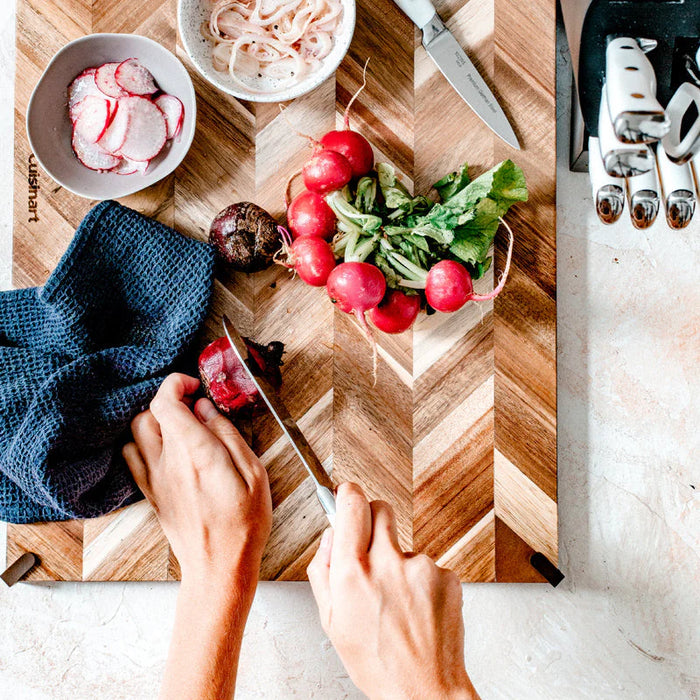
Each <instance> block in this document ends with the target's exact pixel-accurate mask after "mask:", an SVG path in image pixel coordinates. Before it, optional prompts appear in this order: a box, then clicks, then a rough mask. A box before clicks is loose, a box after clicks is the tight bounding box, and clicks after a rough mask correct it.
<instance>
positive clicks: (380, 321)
mask: <svg viewBox="0 0 700 700" xmlns="http://www.w3.org/2000/svg"><path fill="white" fill-rule="evenodd" d="M419 311H420V297H419V296H418V295H417V294H411V295H409V294H404V293H403V292H399V291H398V290H395V289H392V290H391V291H389V293H388V294H387V295H386V296H385V297H384V298H383V299H382V300H381V302H380V303H379V305H378V306H375V307H374V308H373V309H370V311H369V320H370V321H371V322H372V324H373V325H374V326H375V327H376V328H378V329H379V330H380V331H383V332H384V333H403V332H404V331H407V330H408V329H409V328H410V327H411V326H412V325H413V323H414V321H415V320H416V317H417V316H418V312H419Z"/></svg>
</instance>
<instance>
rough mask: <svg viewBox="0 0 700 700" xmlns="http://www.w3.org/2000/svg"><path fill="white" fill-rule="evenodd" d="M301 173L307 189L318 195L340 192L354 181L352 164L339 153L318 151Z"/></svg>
mask: <svg viewBox="0 0 700 700" xmlns="http://www.w3.org/2000/svg"><path fill="white" fill-rule="evenodd" d="M301 173H302V176H303V178H304V184H305V185H306V189H308V190H311V191H312V192H316V193H318V194H327V193H328V192H333V191H334V190H340V189H342V188H343V187H345V185H347V184H348V182H350V180H352V166H351V165H350V162H349V161H348V159H347V158H346V157H345V156H344V155H341V154H340V153H338V152H337V151H328V150H322V151H318V152H317V153H315V154H314V155H313V156H312V157H311V159H310V160H309V161H308V162H307V163H306V165H305V166H304V167H303V168H302V171H301Z"/></svg>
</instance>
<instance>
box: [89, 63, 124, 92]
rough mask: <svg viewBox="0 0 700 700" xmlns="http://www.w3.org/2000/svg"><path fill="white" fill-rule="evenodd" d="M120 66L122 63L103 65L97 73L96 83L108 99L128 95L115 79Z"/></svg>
mask: <svg viewBox="0 0 700 700" xmlns="http://www.w3.org/2000/svg"><path fill="white" fill-rule="evenodd" d="M120 65H121V64H120V63H103V64H102V65H101V66H100V67H99V68H98V69H97V72H96V73H95V83H96V85H97V87H98V88H99V89H100V90H101V91H102V92H103V93H104V94H105V95H107V97H122V96H123V95H125V94H126V92H125V91H124V90H123V89H122V88H121V87H119V85H118V84H117V81H116V80H115V79H114V74H115V73H116V71H117V68H119V66H120Z"/></svg>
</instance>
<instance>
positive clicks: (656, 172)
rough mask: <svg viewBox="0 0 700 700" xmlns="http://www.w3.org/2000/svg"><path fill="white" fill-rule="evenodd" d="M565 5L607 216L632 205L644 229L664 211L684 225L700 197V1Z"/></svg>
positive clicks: (599, 201)
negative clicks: (578, 38) (577, 41)
mask: <svg viewBox="0 0 700 700" xmlns="http://www.w3.org/2000/svg"><path fill="white" fill-rule="evenodd" d="M573 4H576V7H575V8H574V7H572V5H573ZM563 9H564V17H565V21H566V20H567V16H568V18H569V20H568V22H569V26H567V32H568V34H569V40H570V44H571V48H572V57H573V58H574V63H575V68H576V70H575V75H576V79H577V88H578V94H577V96H578V102H579V105H580V111H581V115H582V118H583V123H584V125H585V131H586V132H587V134H588V137H589V138H588V139H587V146H588V168H589V173H590V177H591V185H592V189H593V199H594V202H595V206H596V211H597V213H598V216H599V218H600V220H601V221H602V222H603V223H606V224H612V223H615V222H616V221H618V220H619V219H620V217H621V216H622V215H623V213H624V211H625V208H627V209H628V211H629V216H630V218H631V220H632V223H633V224H634V226H636V227H637V228H647V227H649V226H651V225H652V224H653V223H654V221H655V220H656V218H657V216H658V215H659V213H660V212H664V214H665V219H666V223H667V224H668V226H669V227H670V228H672V229H682V228H685V227H686V226H688V225H689V224H690V222H691V221H692V220H693V216H694V213H695V208H696V202H697V198H698V196H699V195H700V155H699V154H700V0H592V1H589V0H580V1H578V0H568V1H567V0H565V1H564V5H563ZM571 25H574V27H573V28H572V26H571ZM579 27H580V35H579V34H578V33H577V31H578V29H579ZM579 36H580V41H579V43H578V44H577V43H576V37H579Z"/></svg>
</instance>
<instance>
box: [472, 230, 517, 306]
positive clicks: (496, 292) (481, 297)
mask: <svg viewBox="0 0 700 700" xmlns="http://www.w3.org/2000/svg"><path fill="white" fill-rule="evenodd" d="M498 218H499V220H500V222H501V223H502V224H503V225H504V226H505V227H506V231H508V236H509V241H508V257H507V258H506V266H505V268H503V272H502V273H501V279H500V280H499V282H498V285H497V286H496V287H494V289H493V291H492V292H490V293H489V294H472V296H471V298H470V301H488V300H489V299H495V298H496V297H497V296H498V295H499V294H500V293H501V292H502V291H503V287H504V286H505V284H506V280H507V279H508V272H509V271H510V261H511V259H512V257H513V242H514V241H515V236H514V235H513V230H512V229H511V227H510V226H508V224H507V223H506V222H505V221H504V220H503V217H502V216H499V217H498Z"/></svg>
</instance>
